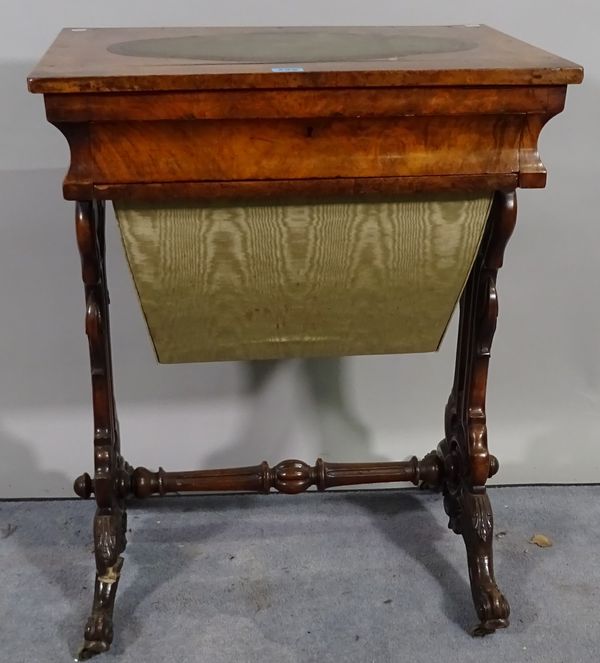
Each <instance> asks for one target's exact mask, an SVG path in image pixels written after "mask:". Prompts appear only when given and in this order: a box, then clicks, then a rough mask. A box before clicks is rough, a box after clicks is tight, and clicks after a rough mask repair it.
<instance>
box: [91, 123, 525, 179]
mask: <svg viewBox="0 0 600 663" xmlns="http://www.w3.org/2000/svg"><path fill="white" fill-rule="evenodd" d="M521 129H522V120H521V119H520V116H518V115H485V116H474V117H468V116H432V117H398V118H378V119H376V120H374V119H369V120H366V119H338V120H335V119H334V120H332V119H312V120H299V119H295V120H250V121H249V120H243V121H242V120H207V121H199V120H191V121H150V122H93V123H91V128H90V146H91V156H92V160H93V166H92V168H93V172H92V180H93V182H94V183H96V184H103V183H151V182H190V181H205V182H206V181H244V180H293V179H319V178H362V177H371V178H376V177H404V176H427V175H463V174H481V173H516V172H518V170H519V158H518V156H519V140H520V134H521Z"/></svg>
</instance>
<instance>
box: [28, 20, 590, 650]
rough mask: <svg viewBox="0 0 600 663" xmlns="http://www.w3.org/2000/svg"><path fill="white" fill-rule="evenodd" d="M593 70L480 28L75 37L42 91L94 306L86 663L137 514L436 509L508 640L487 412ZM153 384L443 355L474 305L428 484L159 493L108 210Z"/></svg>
mask: <svg viewBox="0 0 600 663" xmlns="http://www.w3.org/2000/svg"><path fill="white" fill-rule="evenodd" d="M582 77H583V72H582V69H581V67H579V66H578V65H575V64H573V63H572V62H568V61H566V60H563V59H560V58H558V57H556V56H554V55H551V54H550V53H547V52H545V51H542V50H539V49H537V48H534V47H533V46H529V45H527V44H525V43H523V42H520V41H518V40H516V39H513V38H511V37H508V36H507V35H504V34H502V33H500V32H497V31H495V30H493V29H491V28H488V27H485V26H450V27H448V26H446V27H426V28H418V27H402V28H394V27H385V28H371V27H369V28H340V27H338V28H245V29H242V28H231V29H230V28H225V29H221V28H219V29H216V28H173V29H171V28H166V29H83V28H76V29H65V30H63V31H62V32H61V33H60V35H59V36H58V38H57V40H56V41H55V42H54V44H53V45H52V46H51V48H50V49H49V51H48V52H47V53H46V55H45V56H44V58H43V59H42V61H41V62H40V64H39V65H38V67H37V68H36V69H35V71H34V72H33V73H32V74H31V76H30V78H29V89H30V91H31V92H37V93H42V94H43V95H44V100H45V106H46V113H47V118H48V120H49V121H50V122H51V123H52V124H54V125H55V126H56V127H58V129H60V131H61V132H62V133H63V134H64V135H65V137H66V138H67V140H68V142H69V146H70V150H71V165H70V168H69V171H68V174H67V176H66V179H65V181H64V188H63V193H64V197H65V198H66V199H67V200H73V201H76V215H75V225H76V233H77V242H78V246H79V251H80V254H81V263H82V271H83V282H84V286H85V297H86V316H85V326H86V333H87V336H88V340H89V350H90V363H91V375H92V388H93V412H94V462H95V471H94V476H93V478H91V477H90V476H89V475H87V474H84V475H83V476H81V477H79V478H78V479H77V480H76V482H75V492H76V493H77V494H78V495H80V496H81V497H84V498H89V497H90V496H91V495H92V494H93V495H94V496H95V499H96V502H97V511H96V515H95V518H94V541H95V555H96V569H97V575H96V585H95V594H94V601H93V608H92V614H91V617H90V619H89V620H88V622H87V625H86V628H85V644H84V646H83V649H82V651H81V654H80V656H81V658H89V657H91V656H93V655H94V654H97V653H100V652H103V651H106V650H108V649H109V647H110V645H111V643H112V640H113V606H114V601H115V594H116V591H117V585H118V582H119V576H120V573H121V568H122V565H123V558H122V557H121V554H122V553H123V551H124V550H125V545H126V540H125V532H126V500H127V498H128V497H130V496H135V497H138V498H143V497H147V496H150V495H153V494H158V495H165V494H167V493H173V492H176V493H181V492H186V491H258V492H264V493H268V492H269V491H270V490H271V489H275V490H279V491H282V492H286V493H299V492H301V491H304V490H306V489H307V488H309V487H311V486H316V488H318V489H319V490H325V489H327V488H330V487H334V486H349V485H352V484H365V483H374V482H395V481H411V482H413V483H414V484H417V485H419V484H420V485H424V486H427V487H431V488H438V489H441V490H442V491H443V494H444V508H445V510H446V512H447V514H448V516H449V519H450V528H451V529H452V530H453V531H454V532H456V533H457V534H460V535H462V537H463V539H464V542H465V545H466V549H467V557H468V566H469V576H470V581H471V589H472V594H473V600H474V603H475V608H476V610H477V614H478V617H479V624H478V626H477V627H476V628H475V630H474V633H475V634H477V635H485V634H487V633H492V632H494V631H495V630H496V629H498V628H502V627H506V626H508V618H509V606H508V603H507V601H506V599H505V598H504V596H503V595H502V593H501V592H500V590H499V589H498V586H497V584H496V580H495V578H494V571H493V563H492V541H493V533H492V528H493V521H492V510H491V506H490V501H489V498H488V495H487V493H486V487H485V486H486V481H487V479H488V478H489V477H491V476H493V475H494V474H495V473H496V472H497V470H498V462H497V460H496V458H495V457H494V456H492V455H490V454H489V452H488V444H487V431H486V414H485V394H486V379H487V370H488V362H489V358H490V347H491V344H492V338H493V335H494V330H495V327H496V317H497V314H498V300H497V294H496V274H497V271H498V269H499V268H500V267H501V265H502V258H503V253H504V249H505V246H506V243H507V241H508V239H509V237H510V235H511V233H512V230H513V227H514V225H515V220H516V212H517V207H516V198H515V190H516V189H517V187H525V188H541V187H543V186H544V185H545V182H546V171H545V169H544V166H543V164H542V162H541V161H540V157H539V155H538V149H537V142H538V137H539V134H540V131H541V129H542V127H543V126H544V124H545V123H546V122H547V121H548V120H549V119H550V118H551V117H553V116H554V115H556V114H557V113H560V112H561V111H562V110H563V107H564V102H565V96H566V91H567V85H568V84H570V83H579V82H581V80H582ZM106 200H110V201H113V204H114V206H115V210H116V214H117V218H118V221H119V227H120V230H121V233H122V236H123V243H124V247H125V251H126V254H127V259H128V261H129V264H130V267H131V271H132V275H133V278H134V280H135V285H136V289H137V292H138V295H139V298H140V302H141V305H142V307H143V309H144V314H145V317H146V320H147V323H148V327H149V331H150V335H151V337H152V341H153V343H154V347H155V350H156V353H157V356H158V359H159V361H164V362H187V361H217V360H228V359H265V358H281V357H309V356H343V355H352V354H375V353H399V352H425V351H435V350H436V349H437V348H438V346H439V343H440V342H441V339H442V336H443V333H444V330H445V328H446V325H447V323H448V320H449V319H450V316H451V314H452V311H453V309H454V308H455V306H456V304H457V302H458V301H460V322H459V334H458V348H457V353H456V369H455V376H454V384H453V387H452V391H451V394H450V398H449V401H448V404H447V406H446V414H445V438H444V439H443V441H442V442H441V443H440V444H439V446H438V447H437V450H436V451H433V452H431V453H429V454H427V455H426V456H425V457H424V459H423V460H418V459H417V458H416V457H415V458H413V459H412V460H410V461H407V462H381V463H329V462H325V461H323V460H321V459H319V460H317V462H316V464H315V465H314V466H309V465H307V464H305V463H303V462H301V461H299V460H286V461H283V462H282V463H280V464H279V465H276V466H275V467H270V466H269V465H268V464H267V463H266V462H263V463H261V464H260V465H257V466H255V467H243V468H235V469H221V470H202V471H194V472H165V471H164V470H163V469H159V471H158V472H156V473H154V472H151V471H150V470H147V469H145V468H143V467H140V468H137V469H135V470H134V469H132V468H131V467H130V466H129V465H128V463H127V462H126V461H125V460H124V458H123V455H122V451H121V444H120V439H119V426H118V422H117V415H116V405H115V396H114V388H113V372H112V366H111V343H110V328H109V327H110V325H109V297H108V290H107V284H106V277H107V275H106V263H105V242H104V204H105V201H106Z"/></svg>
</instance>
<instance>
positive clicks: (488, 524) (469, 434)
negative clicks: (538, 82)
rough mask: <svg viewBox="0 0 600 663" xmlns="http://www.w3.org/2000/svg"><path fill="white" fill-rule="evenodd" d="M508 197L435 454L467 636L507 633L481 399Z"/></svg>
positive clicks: (476, 278) (472, 282)
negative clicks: (464, 583)
mask: <svg viewBox="0 0 600 663" xmlns="http://www.w3.org/2000/svg"><path fill="white" fill-rule="evenodd" d="M516 213H517V204H516V195H515V193H514V192H510V193H502V192H497V193H496V196H495V198H494V203H493V206H492V210H491V213H490V219H489V221H488V227H487V230H486V234H485V236H484V239H483V242H482V245H481V248H480V250H479V254H478V256H477V259H476V261H475V265H474V267H473V269H472V271H471V275H470V277H469V280H468V283H467V286H466V288H465V290H464V292H463V295H462V298H461V302H460V323H459V333H458V344H457V353H456V368H455V377H454V386H453V389H452V393H451V395H450V399H449V401H448V405H447V407H446V438H445V439H444V440H443V441H442V442H441V443H440V445H439V447H438V454H439V455H440V456H441V457H442V459H443V462H444V473H443V474H444V508H445V510H446V513H447V514H448V516H449V517H450V523H449V527H450V528H451V529H452V530H454V532H456V533H457V534H461V535H462V537H463V539H464V542H465V546H466V549H467V558H468V564H469V577H470V581H471V591H472V594H473V600H474V603H475V608H476V610H477V614H478V616H479V619H480V623H479V625H478V626H477V627H476V628H475V629H474V631H473V635H486V634H487V633H493V632H494V631H495V630H496V629H497V628H504V627H506V626H508V623H509V621H508V617H509V613H510V608H509V605H508V602H507V601H506V599H505V598H504V596H503V595H502V593H501V592H500V590H499V589H498V585H497V584H496V580H495V578H494V566H493V555H492V542H493V515H492V508H491V504H490V500H489V497H488V495H487V492H486V488H485V483H486V481H487V479H488V478H489V477H491V476H493V475H494V474H495V473H496V472H497V470H498V462H497V460H496V459H495V458H494V457H493V456H491V455H490V454H489V452H488V445H487V428H486V414H485V395H486V384H487V373H488V363H489V358H490V349H491V345H492V339H493V336H494V331H495V329H496V318H497V316H498V298H497V293H496V275H497V272H498V269H499V268H500V267H501V266H502V259H503V255H504V249H505V247H506V244H507V242H508V240H509V238H510V235H511V233H512V231H513V229H514V226H515V222H516Z"/></svg>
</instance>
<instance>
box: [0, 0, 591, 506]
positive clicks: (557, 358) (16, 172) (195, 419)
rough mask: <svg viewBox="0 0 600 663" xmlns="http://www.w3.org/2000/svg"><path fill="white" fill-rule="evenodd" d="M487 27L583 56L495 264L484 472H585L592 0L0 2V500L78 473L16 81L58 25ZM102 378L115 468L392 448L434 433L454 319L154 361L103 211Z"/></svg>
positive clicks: (83, 421) (524, 478) (427, 445)
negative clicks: (433, 350) (329, 354)
mask: <svg viewBox="0 0 600 663" xmlns="http://www.w3.org/2000/svg"><path fill="white" fill-rule="evenodd" d="M476 22H481V23H487V24H490V25H492V26H494V27H497V28H498V29H500V30H503V31H505V32H508V33H511V34H512V35H514V36H516V37H519V38H522V39H524V40H526V41H530V42H531V43H534V44H536V45H538V46H541V47H543V48H546V49H547V50H550V51H553V52H555V53H557V54H559V55H562V56H564V57H567V58H570V59H573V60H575V61H577V62H579V63H581V64H583V65H584V66H585V67H586V80H585V82H584V85H583V86H581V87H573V88H571V90H570V91H569V95H568V99H567V108H566V111H565V112H564V113H563V114H562V115H560V116H558V117H557V118H555V119H554V120H552V122H551V123H550V124H549V125H548V126H547V127H546V128H545V129H544V131H543V133H542V140H541V151H542V158H543V159H544V161H545V163H546V166H547V167H548V170H549V180H548V187H547V189H546V190H542V191H523V192H521V194H520V199H519V202H520V217H519V223H518V227H517V232H516V233H515V236H514V237H513V239H512V241H511V243H510V244H509V247H508V253H507V258H506V261H505V269H504V270H503V271H502V272H501V274H500V279H499V287H500V298H501V300H500V303H501V317H500V323H499V325H498V333H497V335H496V340H495V344H494V348H493V361H492V364H491V371H490V378H491V380H490V388H489V392H488V394H489V398H488V423H489V430H490V447H491V450H492V452H493V453H496V454H497V455H498V456H499V458H500V461H501V472H500V474H499V475H498V477H497V481H498V482H501V483H543V482H597V481H599V480H600V349H599V348H598V340H599V339H600V312H599V310H598V284H599V281H600V279H599V277H600V265H599V261H598V257H599V256H600V222H599V219H598V208H597V202H598V192H597V190H598V187H599V182H600V166H599V164H598V153H599V152H600V144H599V143H600V140H599V132H600V130H599V128H598V118H599V110H600V108H599V105H600V102H599V100H600V79H599V75H600V45H599V41H598V28H599V27H600V5H598V3H597V2H595V1H594V0H571V2H568V3H550V2H548V1H547V0H505V1H504V2H502V3H498V2H491V1H481V0H477V1H476V0H454V2H445V1H442V0H437V1H436V0H411V1H406V2H389V0H370V1H369V2H365V1H364V0H359V1H357V0H304V2H301V3H300V2H277V3H275V2H272V1H269V0H261V1H255V2H247V1H245V0H220V1H219V2H212V1H211V2H208V1H197V2H191V1H190V0H169V2H166V3H148V2H147V0H129V2H127V3H124V2H120V1H117V0H103V1H102V2H101V3H98V2H91V1H89V0H88V1H85V0H55V1H54V2H47V0H0V94H1V95H2V97H1V102H0V316H1V317H0V497H26V496H68V495H71V494H72V493H71V481H72V479H73V478H74V477H75V476H76V475H77V474H79V473H80V472H82V471H83V470H88V471H90V470H91V469H92V445H91V439H92V418H91V408H90V385H89V372H88V357H87V346H86V342H85V337H84V334H83V314H84V310H83V294H82V286H81V282H80V269H79V259H78V255H77V250H76V247H75V239H74V230H73V220H72V218H73V209H72V205H71V204H68V203H65V202H64V201H63V200H62V197H61V180H62V177H63V174H64V172H65V169H66V166H67V163H68V159H69V158H68V150H67V145H66V142H65V141H64V139H63V138H62V136H61V135H60V134H59V133H58V131H56V130H55V129H54V128H53V127H52V126H50V125H49V124H47V123H46V120H45V117H44V112H43V106H42V99H41V98H40V97H39V96H32V95H29V94H28V93H27V92H26V85H25V79H26V75H27V73H28V72H29V70H31V68H32V67H33V65H34V64H35V62H36V61H37V60H38V58H39V57H40V56H41V55H42V53H43V51H44V50H45V49H46V48H47V46H48V45H49V44H50V42H51V41H52V40H53V38H54V37H55V35H56V33H57V32H58V31H59V29H60V28H61V27H63V26H90V27H98V26H135V25H138V26H144V25H145V26H162V25H285V24H289V25H327V24H331V25H363V24H364V25H394V24H408V25H411V24H412V25H416V24H436V23H438V24H452V23H476ZM108 225H109V228H108V252H109V277H110V279H109V280H110V286H111V296H112V324H113V349H114V361H115V375H116V389H117V395H118V405H119V412H120V420H121V430H122V437H123V446H124V451H125V454H126V456H127V458H128V460H129V462H130V463H132V464H136V465H137V464H145V465H147V466H148V467H151V468H156V467H157V466H158V465H159V464H161V465H163V466H165V467H166V468H167V469H192V468H201V467H220V466H228V465H238V464H240V465H243V464H254V463H255V462H258V461H260V460H262V459H263V458H265V459H267V460H269V461H270V462H272V463H276V462H278V461H279V460H281V459H283V458H286V457H289V456H292V457H299V458H303V459H305V460H307V461H311V462H312V460H314V458H316V457H317V455H319V454H321V455H323V456H324V457H325V458H328V459H337V460H348V461H352V460H368V459H383V458H385V459H402V458H405V457H406V456H408V455H411V454H413V453H418V454H424V453H425V452H427V451H429V450H430V449H432V448H433V446H434V445H435V444H436V443H437V441H438V440H439V439H440V438H441V436H442V430H443V408H444V404H445V401H446V398H447V395H448V391H449V388H450V384H451V381H452V368H453V359H454V357H453V355H454V342H455V336H456V331H455V326H453V327H452V329H451V331H450V333H449V334H448V335H447V337H446V340H445V343H444V345H443V348H442V350H441V352H440V353H438V354H435V355H421V356H386V357H362V358H347V359H341V360H325V361H317V360H315V361H309V362H299V361H286V362H281V363H277V364H273V365H270V366H266V367H265V366H264V365H256V364H244V363H227V364H197V365H184V366H160V365H158V364H156V363H155V360H154V356H153V354H152V349H151V346H150V343H149V341H148V339H147V334H146V330H145V326H144V322H143V319H142V316H141V314H140V311H139V308H138V303H137V299H136V297H135V294H134V290H133V287H132V284H131V281H130V277H129V274H128V271H127V268H126V265H125V261H124V256H123V253H122V249H121V246H120V241H119V239H118V236H117V234H116V232H115V227H114V223H113V217H112V215H110V216H109V224H108Z"/></svg>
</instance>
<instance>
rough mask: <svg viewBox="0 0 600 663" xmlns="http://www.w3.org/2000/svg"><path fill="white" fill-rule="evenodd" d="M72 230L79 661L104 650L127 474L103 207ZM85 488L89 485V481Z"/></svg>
mask: <svg viewBox="0 0 600 663" xmlns="http://www.w3.org/2000/svg"><path fill="white" fill-rule="evenodd" d="M75 225H76V231H77V244H78V247H79V253H80V255H81V267H82V275H83V283H84V286H85V299H86V316H85V331H86V334H87V337H88V344H89V351H90V365H91V374H92V400H93V412H94V466H95V473H94V480H93V484H94V492H95V495H96V503H97V506H98V508H97V510H96V515H95V518H94V550H95V556H96V586H95V592H94V602H93V607H92V614H91V617H90V618H89V620H88V622H87V625H86V628H85V642H84V645H83V647H82V649H81V651H80V653H79V659H80V660H84V659H88V658H91V657H92V656H94V655H95V654H99V653H101V652H103V651H106V650H108V649H109V648H110V645H111V643H112V639H113V625H112V616H113V607H114V601H115V595H116V591H117V586H118V582H119V575H120V572H121V567H122V565H123V558H122V557H120V554H121V553H122V552H123V551H124V550H125V546H126V539H125V533H126V528H127V523H126V511H125V504H124V499H123V496H122V495H119V492H118V490H117V483H118V479H119V478H120V477H121V478H122V476H123V475H124V474H125V475H126V474H128V472H129V471H130V468H129V466H128V465H127V464H126V463H125V462H124V461H123V459H122V457H121V454H120V443H119V427H118V423H117V417H116V408H115V398H114V391H113V376H112V361H111V347H110V322H109V312H108V303H109V298H108V290H107V287H106V267H105V243H104V205H103V204H102V203H98V202H90V201H88V202H81V203H78V204H77V208H76V215H75ZM90 482H91V479H90Z"/></svg>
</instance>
